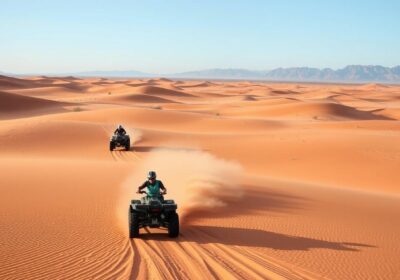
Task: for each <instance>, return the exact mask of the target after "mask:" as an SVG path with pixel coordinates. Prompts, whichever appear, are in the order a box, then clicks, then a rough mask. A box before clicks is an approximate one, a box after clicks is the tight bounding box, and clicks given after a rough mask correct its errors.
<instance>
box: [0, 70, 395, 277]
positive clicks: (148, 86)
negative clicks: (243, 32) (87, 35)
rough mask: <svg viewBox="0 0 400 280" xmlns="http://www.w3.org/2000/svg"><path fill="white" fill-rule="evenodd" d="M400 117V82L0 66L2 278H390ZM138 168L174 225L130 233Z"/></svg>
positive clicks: (392, 262)
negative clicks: (31, 71) (121, 137)
mask: <svg viewBox="0 0 400 280" xmlns="http://www.w3.org/2000/svg"><path fill="white" fill-rule="evenodd" d="M399 120H400V86H390V85H387V86H386V85H385V86H384V85H379V84H367V85H337V84H335V85H333V84H332V85H329V84H287V83H286V84H285V83H261V82H219V81H213V82H207V81H172V80H168V79H151V80H128V79H124V80H118V79H115V80H108V79H100V78H91V79H77V78H74V77H59V78H53V77H31V78H26V79H17V78H9V77H5V76H0V155H1V160H0V174H1V176H0V190H1V196H0V225H1V227H0V279H59V278H62V279H92V278H97V279H200V278H203V279H204V278H207V279H213V278H216V279H398V278H399V277H400V262H399V259H398V258H399V255H400V245H399V236H400V223H399V222H398V218H399V214H400V196H399V194H400V173H399V171H400V145H399V143H400V125H399ZM120 123H121V124H123V125H124V126H125V128H126V129H127V130H128V133H130V134H131V136H133V138H134V144H133V147H132V149H131V150H130V151H127V152H125V151H114V152H110V151H109V150H108V140H109V136H110V135H111V133H112V131H113V129H114V127H115V126H116V125H117V124H120ZM153 167H154V168H153ZM149 168H152V169H156V171H158V173H159V176H160V179H162V180H163V181H164V183H165V184H166V186H167V188H168V191H169V197H170V198H175V200H176V201H177V202H178V204H179V206H180V208H179V212H180V215H181V217H182V218H183V220H182V228H181V236H180V237H179V238H178V239H169V238H168V237H167V236H166V234H165V230H150V233H148V232H147V231H145V230H141V234H142V235H141V236H142V238H141V239H135V240H129V239H128V237H127V233H126V232H127V228H126V227H127V217H126V216H127V206H128V205H127V203H128V202H129V199H131V198H135V197H137V195H136V194H134V192H135V190H136V187H137V186H138V185H139V184H140V183H142V181H143V180H144V178H145V172H146V170H147V169H149ZM230 180H231V181H230ZM211 198H212V199H211ZM201 205H204V206H203V207H200V206H201Z"/></svg>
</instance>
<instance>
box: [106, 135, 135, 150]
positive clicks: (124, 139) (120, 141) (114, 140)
mask: <svg viewBox="0 0 400 280" xmlns="http://www.w3.org/2000/svg"><path fill="white" fill-rule="evenodd" d="M116 147H124V148H125V150H126V151H129V149H130V148H131V139H130V137H129V135H127V134H125V135H118V134H115V135H113V136H112V137H111V139H110V151H113V150H114V149H115V148H116Z"/></svg>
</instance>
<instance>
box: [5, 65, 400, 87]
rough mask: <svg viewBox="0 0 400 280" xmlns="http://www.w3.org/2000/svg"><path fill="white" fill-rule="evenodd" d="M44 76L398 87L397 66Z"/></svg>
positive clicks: (121, 72) (94, 73) (398, 69)
mask: <svg viewBox="0 0 400 280" xmlns="http://www.w3.org/2000/svg"><path fill="white" fill-rule="evenodd" d="M8 75H12V74H8ZM27 75H28V74H27ZM29 75H34V74H29ZM35 75H38V74H35ZM40 75H43V74H40ZM45 75H49V76H78V77H121V78H128V77H132V78H137V77H140V78H146V77H167V78H189V79H254V80H266V81H306V82H386V83H400V66H396V67H384V66H380V65H349V66H346V67H344V68H341V69H337V70H333V69H331V68H324V69H318V68H310V67H292V68H276V69H273V70H265V71H253V70H247V69H208V70H201V71H190V72H182V73H176V74H153V73H144V72H140V71H89V72H75V73H62V74H57V75H55V74H45Z"/></svg>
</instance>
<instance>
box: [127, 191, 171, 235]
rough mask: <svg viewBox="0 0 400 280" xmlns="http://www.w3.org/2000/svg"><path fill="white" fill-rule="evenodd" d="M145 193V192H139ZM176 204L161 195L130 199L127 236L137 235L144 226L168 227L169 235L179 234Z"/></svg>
mask: <svg viewBox="0 0 400 280" xmlns="http://www.w3.org/2000/svg"><path fill="white" fill-rule="evenodd" d="M141 193H144V194H146V195H147V193H146V192H144V191H143V192H141ZM177 208H178V206H177V205H176V204H175V202H174V201H173V200H164V198H163V196H161V195H160V196H159V197H150V196H148V195H147V196H145V197H143V198H142V200H131V204H130V206H129V238H137V237H139V229H140V228H144V227H150V228H160V227H164V228H167V229H168V236H169V237H173V238H174V237H178V235H179V216H178V213H176V209H177Z"/></svg>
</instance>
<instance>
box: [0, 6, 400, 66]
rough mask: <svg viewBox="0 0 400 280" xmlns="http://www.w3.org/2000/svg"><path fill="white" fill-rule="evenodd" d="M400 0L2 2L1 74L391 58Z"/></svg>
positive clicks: (398, 59)
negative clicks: (4, 72) (3, 72)
mask: <svg viewBox="0 0 400 280" xmlns="http://www.w3.org/2000/svg"><path fill="white" fill-rule="evenodd" d="M399 50H400V1H391V0H387V1H368V0H365V1H354V0H353V1H351V0H349V1H323V0H318V1H317V0H304V1H295V0H292V1H289V0H282V1H268V0H264V1H261V0H260V1H255V0H253V1H251V0H247V1H235V0H230V1H228V0H220V1H218V0H214V1H209V0H202V1H189V0H186V1H184V0H170V1H161V0H159V1H155V0H145V1H143V0H141V1H133V0H131V1H118V0H114V1H111V0H108V1H102V0H98V1H82V0H81V1H74V0H69V1H56V0H53V1H48V0H42V1H34V0H31V1H17V0H13V1H9V0H1V3H0V71H6V72H13V73H27V72H36V73H39V72H40V73H57V72H58V73H60V72H70V71H73V72H75V71H88V70H139V71H144V72H153V73H172V72H180V71H188V70H199V69H207V68H247V69H254V70H265V69H272V68H276V67H292V66H311V67H332V68H340V67H343V66H345V65H348V64H380V65H384V66H394V65H399V64H400V51H399Z"/></svg>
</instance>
